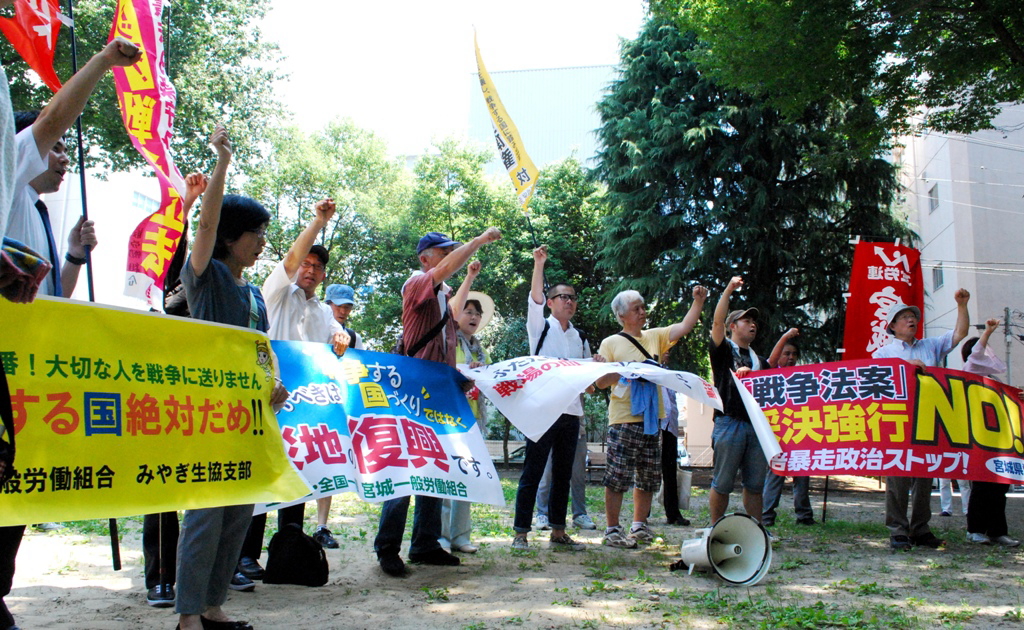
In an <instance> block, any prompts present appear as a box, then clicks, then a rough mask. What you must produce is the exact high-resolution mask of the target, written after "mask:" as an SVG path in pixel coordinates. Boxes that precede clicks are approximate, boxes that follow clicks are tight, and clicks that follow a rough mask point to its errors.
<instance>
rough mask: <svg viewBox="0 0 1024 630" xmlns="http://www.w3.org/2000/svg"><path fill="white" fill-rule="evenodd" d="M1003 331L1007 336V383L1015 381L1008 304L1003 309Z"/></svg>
mask: <svg viewBox="0 0 1024 630" xmlns="http://www.w3.org/2000/svg"><path fill="white" fill-rule="evenodd" d="M1003 333H1004V334H1005V336H1006V384H1007V385H1009V384H1011V383H1013V380H1012V379H1011V374H1010V342H1011V341H1013V335H1012V334H1011V333H1010V307H1009V306H1007V307H1006V308H1005V309H1004V310H1003Z"/></svg>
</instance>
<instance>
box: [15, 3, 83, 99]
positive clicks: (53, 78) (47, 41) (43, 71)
mask: <svg viewBox="0 0 1024 630" xmlns="http://www.w3.org/2000/svg"><path fill="white" fill-rule="evenodd" d="M58 2H59V0H15V2H14V18H13V19H11V18H0V31H2V32H3V34H4V36H5V37H7V40H8V41H9V42H11V45H12V46H14V50H16V51H18V54H19V55H21V57H22V59H24V60H25V62H26V63H28V65H29V67H30V68H32V69H33V70H35V71H36V74H38V75H39V78H40V79H42V80H43V83H45V84H46V87H48V88H50V89H51V90H53V91H54V92H56V91H57V90H59V89H60V79H58V78H57V73H56V72H55V71H54V70H53V53H54V51H55V50H56V49H57V33H58V31H60V23H61V21H63V20H66V19H67V18H65V17H64V16H63V15H61V14H60V4H58Z"/></svg>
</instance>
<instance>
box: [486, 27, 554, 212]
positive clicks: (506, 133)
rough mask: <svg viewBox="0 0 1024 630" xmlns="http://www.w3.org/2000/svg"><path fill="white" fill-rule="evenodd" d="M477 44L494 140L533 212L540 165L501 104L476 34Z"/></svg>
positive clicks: (523, 202)
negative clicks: (532, 203) (524, 143)
mask: <svg viewBox="0 0 1024 630" xmlns="http://www.w3.org/2000/svg"><path fill="white" fill-rule="evenodd" d="M473 46H474V47H476V67H477V70H478V71H479V72H480V90H481V91H482V92H483V94H484V104H486V105H487V111H488V112H489V113H490V114H491V127H492V128H493V129H494V141H495V143H497V145H498V156H499V159H500V160H501V163H502V165H503V166H504V167H505V170H507V171H508V176H509V177H511V178H512V185H513V186H515V188H516V198H517V199H518V200H519V205H520V207H522V209H523V212H528V211H529V206H530V200H531V199H532V198H533V192H534V190H535V186H536V184H537V175H538V172H537V167H536V166H534V165H533V160H531V159H530V156H529V155H527V154H526V149H525V148H524V147H523V142H522V140H521V139H520V137H519V131H518V130H517V129H516V126H515V123H513V122H512V119H511V118H509V116H508V112H506V111H505V106H504V105H502V104H501V98H499V97H498V90H497V89H496V88H495V87H494V84H493V83H492V82H491V75H489V74H487V68H486V67H485V66H484V60H483V57H481V56H480V46H479V44H477V42H476V35H475V34H474V35H473Z"/></svg>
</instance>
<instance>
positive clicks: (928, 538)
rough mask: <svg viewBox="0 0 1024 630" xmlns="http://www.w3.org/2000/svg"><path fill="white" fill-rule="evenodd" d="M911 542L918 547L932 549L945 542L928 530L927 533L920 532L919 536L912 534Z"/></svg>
mask: <svg viewBox="0 0 1024 630" xmlns="http://www.w3.org/2000/svg"><path fill="white" fill-rule="evenodd" d="M913 542H914V544H915V545H917V546H919V547H931V548H932V549H938V548H939V547H941V546H943V545H945V544H946V541H945V540H942V539H941V538H937V537H936V536H935V534H933V533H931V532H928V533H927V534H921V535H920V536H914V538H913Z"/></svg>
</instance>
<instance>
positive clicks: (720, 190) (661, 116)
mask: <svg viewBox="0 0 1024 630" xmlns="http://www.w3.org/2000/svg"><path fill="white" fill-rule="evenodd" d="M696 47H697V43H696V38H695V37H694V36H693V35H692V34H689V35H682V34H680V32H679V30H678V28H677V27H676V26H675V25H674V24H672V23H671V22H669V21H666V20H661V19H651V20H649V21H648V22H647V23H646V25H645V26H644V28H643V30H642V32H641V33H640V35H639V37H638V38H637V39H636V40H634V41H629V42H625V43H624V44H623V49H622V75H621V77H620V79H619V80H617V81H616V82H615V83H614V84H613V85H612V86H611V89H610V92H609V93H608V95H607V96H606V97H605V99H604V100H603V101H601V102H600V103H599V104H598V111H599V112H600V114H601V119H602V126H601V128H600V129H599V131H598V134H599V138H600V141H601V144H602V146H603V148H602V149H601V151H600V153H599V163H598V167H597V169H596V173H597V175H598V176H599V177H600V178H601V180H602V181H604V182H605V183H606V184H607V186H608V194H607V198H608V202H609V205H610V208H611V210H610V213H611V214H610V217H609V219H608V221H607V223H606V229H605V233H604V238H603V248H602V251H601V265H602V267H603V268H604V269H606V270H608V271H609V272H610V273H611V274H613V275H614V276H615V277H616V278H617V279H618V281H617V283H616V284H617V286H616V287H615V288H620V287H621V288H635V289H637V290H639V291H640V292H641V293H642V294H643V295H644V297H645V298H646V299H647V301H648V302H649V303H651V304H652V306H653V313H652V319H653V320H654V321H666V322H667V321H677V320H678V319H679V318H681V317H682V315H683V313H684V311H685V309H686V308H687V307H688V305H689V303H690V301H691V297H690V292H691V291H690V288H691V287H692V285H694V284H696V283H700V284H703V285H705V286H707V287H708V288H709V289H711V290H712V296H711V299H710V300H709V302H710V303H711V304H714V301H715V300H716V299H717V294H718V291H720V290H721V289H722V288H723V286H724V284H725V283H726V282H727V281H728V279H729V277H731V276H733V275H737V274H738V275H742V276H744V277H745V278H746V282H747V284H746V286H745V287H744V290H743V292H742V294H740V295H739V296H738V299H735V298H734V302H735V303H736V305H737V306H739V305H744V306H757V307H758V308H759V309H761V313H762V320H761V321H762V322H763V324H762V327H761V329H760V335H759V336H760V342H759V344H758V345H759V346H763V348H762V349H763V350H764V351H765V352H767V351H768V350H769V349H770V348H771V344H772V343H774V341H775V339H776V338H777V336H778V334H779V333H781V332H782V330H784V329H785V328H788V327H790V326H797V327H799V328H800V329H801V330H802V331H803V336H802V338H801V342H802V344H803V345H804V347H805V351H809V352H808V354H811V355H812V356H818V357H828V358H832V357H834V355H832V354H831V350H832V349H834V348H835V347H836V343H837V339H838V331H839V328H840V325H841V322H840V321H839V318H838V317H837V315H838V314H839V313H840V311H841V307H842V298H841V293H842V291H843V288H844V285H845V283H846V281H847V278H848V276H849V264H850V258H851V254H852V250H851V248H850V247H849V245H848V244H847V239H849V237H850V236H851V235H854V234H862V235H872V236H878V237H895V236H906V235H907V232H906V229H905V227H904V226H903V224H902V223H901V222H900V221H898V220H897V219H896V218H894V217H893V215H892V214H890V212H889V210H888V206H889V203H890V202H891V201H892V200H893V195H894V192H895V190H896V180H895V177H894V169H893V167H892V166H891V165H890V164H889V163H887V162H886V161H884V160H882V159H880V158H878V157H869V158H863V157H861V154H862V152H861V149H860V147H858V146H855V144H854V143H853V142H852V140H851V139H850V138H849V137H848V136H846V135H845V134H843V133H841V132H839V131H837V127H838V126H839V125H840V124H841V123H843V122H844V121H845V120H847V119H848V118H849V117H851V116H868V115H870V114H871V112H870V109H866V108H864V107H860V108H858V107H841V106H838V105H834V106H823V105H820V104H817V105H815V106H812V107H809V108H807V109H806V110H805V111H804V112H803V113H802V114H801V116H800V118H799V120H797V121H795V122H784V121H783V120H782V117H781V116H780V115H779V113H778V112H777V111H776V110H774V109H772V108H770V107H768V106H766V105H764V104H762V103H760V102H758V101H757V100H755V99H753V98H751V97H749V96H746V95H744V94H742V93H739V92H736V91H726V90H724V89H722V88H721V87H720V86H719V85H717V84H716V83H715V82H714V81H713V80H712V79H710V78H709V77H708V76H707V75H706V74H703V73H701V72H700V71H699V69H698V67H697V65H696V64H694V63H693V62H692V61H690V58H689V53H691V52H692V51H693V50H695V49H696ZM708 317H710V313H706V314H705V319H706V318H708ZM699 337H700V338H699V339H698V338H697V337H694V339H693V340H692V341H696V342H698V343H699V344H702V343H703V340H705V339H706V335H700V336H699ZM688 341H691V340H688ZM694 350H696V348H695V349H694ZM701 358H702V357H700V356H698V355H697V354H691V355H690V357H689V358H688V359H684V364H685V365H686V366H687V367H689V368H690V369H696V368H698V367H699V365H700V360H699V359H701Z"/></svg>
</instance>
